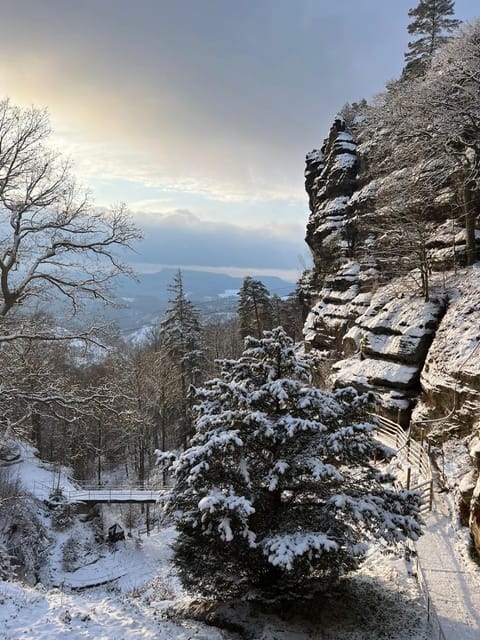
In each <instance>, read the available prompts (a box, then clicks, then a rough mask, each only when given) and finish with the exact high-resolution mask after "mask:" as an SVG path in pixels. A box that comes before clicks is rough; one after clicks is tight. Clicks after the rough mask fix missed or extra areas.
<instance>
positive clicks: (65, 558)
mask: <svg viewBox="0 0 480 640" xmlns="http://www.w3.org/2000/svg"><path fill="white" fill-rule="evenodd" d="M82 552H83V547H82V544H81V543H80V542H79V541H78V540H76V539H75V538H74V537H73V536H70V537H69V538H67V540H65V542H64V543H63V546H62V567H63V569H64V571H75V569H78V566H77V562H78V560H79V558H80V557H81V555H82Z"/></svg>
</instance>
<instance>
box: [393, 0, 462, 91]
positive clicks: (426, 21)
mask: <svg viewBox="0 0 480 640" xmlns="http://www.w3.org/2000/svg"><path fill="white" fill-rule="evenodd" d="M454 5H455V2H454V0H420V1H419V3H418V5H417V6H416V7H415V8H413V9H410V10H409V12H408V15H409V17H410V18H413V20H412V21H411V22H410V24H409V25H408V33H409V34H410V35H413V36H417V37H416V38H415V40H412V41H411V42H409V43H408V51H407V53H405V63H406V65H405V69H404V71H403V77H404V78H405V77H413V76H421V75H423V74H424V73H425V71H426V70H427V69H428V68H429V66H430V62H431V60H432V57H433V56H434V54H435V53H436V52H437V51H438V50H439V48H440V47H441V46H442V45H443V44H444V43H445V42H446V41H447V40H448V36H447V35H446V34H449V33H451V32H452V31H453V30H454V29H455V28H456V27H458V25H459V24H460V20H456V19H455V18H450V17H449V16H453V14H454Z"/></svg>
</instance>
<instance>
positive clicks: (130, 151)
mask: <svg viewBox="0 0 480 640" xmlns="http://www.w3.org/2000/svg"><path fill="white" fill-rule="evenodd" d="M416 4H417V2H416V0H335V1H334V0H168V1H167V0H41V1H39V0H1V7H2V25H3V29H2V38H1V39H0V86H1V87H2V94H3V95H2V97H6V96H8V97H10V98H11V100H12V101H13V102H14V103H16V104H19V105H23V106H30V105H32V104H33V105H35V106H38V107H41V108H43V107H47V108H48V110H49V113H50V117H51V121H52V126H53V129H54V135H53V136H52V142H53V144H54V145H55V146H56V147H57V148H59V149H60V150H61V151H62V152H64V153H65V154H66V155H68V156H70V157H71V158H72V160H73V163H74V170H75V174H76V175H77V176H78V179H79V181H80V182H81V183H82V184H83V185H84V186H85V187H86V188H88V189H89V190H90V191H91V193H92V195H93V198H94V200H95V202H96V204H98V205H99V206H109V205H111V204H115V203H119V202H125V203H126V204H127V206H128V207H129V209H130V211H131V212H132V215H133V216H134V217H135V219H136V221H137V223H138V224H139V226H140V227H141V228H142V229H143V230H144V233H145V242H144V243H142V245H140V246H139V247H138V248H137V254H135V256H134V258H133V260H134V261H135V262H137V263H138V266H139V269H140V270H150V271H151V270H154V269H155V265H160V264H166V265H174V266H178V265H182V266H184V267H185V266H194V265H195V266H201V267H211V268H216V269H219V270H221V271H228V269H230V271H232V270H233V269H237V271H236V274H238V273H239V271H238V269H240V272H242V270H243V271H244V272H245V273H247V272H248V273H249V274H252V273H254V272H255V271H256V272H259V273H260V271H261V272H262V273H265V272H270V273H275V274H277V275H283V276H284V277H287V278H289V279H295V277H296V276H297V274H298V272H299V271H301V270H302V269H303V268H304V267H305V265H306V264H308V262H309V251H308V247H307V246H306V244H305V243H304V235H305V226H306V222H307V218H308V203H307V198H306V194H305V192H304V177H303V172H304V161H305V154H306V153H307V152H308V151H310V150H311V149H313V148H318V147H320V146H321V144H322V141H323V138H324V137H325V136H326V135H327V133H328V130H329V128H330V124H331V122H332V119H333V117H334V115H335V114H336V113H337V111H338V110H339V109H340V108H341V106H342V105H343V104H344V103H345V102H347V101H348V102H352V101H355V100H358V99H361V98H363V97H365V98H367V99H369V98H371V97H372V96H373V95H374V94H375V93H378V92H379V91H381V90H382V89H383V87H384V85H385V82H386V81H388V80H391V79H393V78H395V77H397V76H398V75H399V73H400V72H401V69H402V66H403V53H404V52H405V51H406V48H407V42H408V33H407V30H406V27H407V24H408V15H407V14H408V9H409V8H411V7H412V6H416ZM478 15H480V6H479V4H478V0H457V2H456V16H457V17H459V18H461V19H462V20H469V19H470V20H471V19H473V18H475V17H476V16H478Z"/></svg>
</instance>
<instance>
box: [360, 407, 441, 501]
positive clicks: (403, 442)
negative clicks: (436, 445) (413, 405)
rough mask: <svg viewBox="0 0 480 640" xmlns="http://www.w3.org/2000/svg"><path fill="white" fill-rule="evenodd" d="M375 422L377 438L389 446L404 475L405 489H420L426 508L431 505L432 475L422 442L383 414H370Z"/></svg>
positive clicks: (403, 483)
mask: <svg viewBox="0 0 480 640" xmlns="http://www.w3.org/2000/svg"><path fill="white" fill-rule="evenodd" d="M371 416H372V417H373V418H374V419H375V422H376V423H377V425H378V427H377V436H378V439H379V440H380V441H381V442H383V443H384V444H386V445H387V446H389V447H391V448H392V449H393V450H394V451H395V454H396V456H397V459H398V460H399V462H400V464H401V465H402V467H403V468H404V469H405V473H406V477H405V480H404V481H403V482H402V485H405V488H406V489H412V490H416V491H420V493H421V494H422V496H423V498H424V501H425V505H426V506H427V508H428V510H429V511H431V510H432V506H433V477H432V468H431V465H430V458H429V455H428V452H427V451H425V449H424V447H423V443H419V442H417V441H416V440H414V439H413V438H412V437H411V436H410V434H409V433H408V432H407V431H405V430H404V429H403V428H402V427H401V426H400V425H399V424H397V423H396V422H393V420H389V419H388V418H385V417H384V416H379V415H376V414H371Z"/></svg>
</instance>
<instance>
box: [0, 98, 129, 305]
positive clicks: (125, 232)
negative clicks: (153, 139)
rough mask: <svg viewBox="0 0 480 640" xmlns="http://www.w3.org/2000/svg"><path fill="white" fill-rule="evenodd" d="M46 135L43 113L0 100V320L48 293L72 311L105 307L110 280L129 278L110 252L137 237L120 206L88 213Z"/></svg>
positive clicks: (84, 200) (83, 198) (87, 205)
mask: <svg viewBox="0 0 480 640" xmlns="http://www.w3.org/2000/svg"><path fill="white" fill-rule="evenodd" d="M50 134H51V131H50V126H49V120H48V116H47V114H46V112H45V111H39V110H38V109H35V108H31V109H20V108H18V107H16V106H13V105H12V104H11V103H10V102H9V101H8V100H4V101H2V102H0V317H1V316H6V315H7V314H8V313H9V312H11V311H12V309H14V308H15V307H16V306H17V305H20V304H21V303H25V302H27V301H30V302H32V301H33V300H34V299H40V300H42V301H45V300H48V299H51V297H52V296H55V295H60V296H61V297H62V298H63V299H65V298H66V299H68V300H69V301H70V303H71V305H72V306H73V309H74V311H75V310H76V309H77V307H78V305H79V303H80V302H81V301H82V299H85V298H97V299H101V300H105V301H108V300H109V299H110V298H109V293H108V287H107V284H108V283H109V281H110V280H111V278H112V277H114V276H115V275H117V274H119V273H127V272H129V268H128V267H127V266H126V265H125V264H123V263H122V261H121V260H120V258H119V254H118V252H117V249H119V248H121V247H129V246H130V243H131V242H132V241H134V240H136V239H138V238H139V237H140V234H139V232H138V231H137V230H136V228H135V227H134V226H133V225H132V224H131V222H130V221H129V219H128V214H127V211H126V209H125V207H124V206H117V207H114V208H112V210H111V211H108V212H105V211H98V210H95V209H94V208H93V207H92V205H91V204H90V202H89V200H88V197H87V195H86V194H85V193H82V191H81V189H79V187H78V186H77V184H76V182H75V180H74V178H73V176H72V174H71V170H70V164H69V162H68V161H66V160H65V159H64V158H62V156H61V155H59V154H57V153H55V152H53V151H51V150H50V149H49V148H48V146H47V143H48V140H49V136H50Z"/></svg>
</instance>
